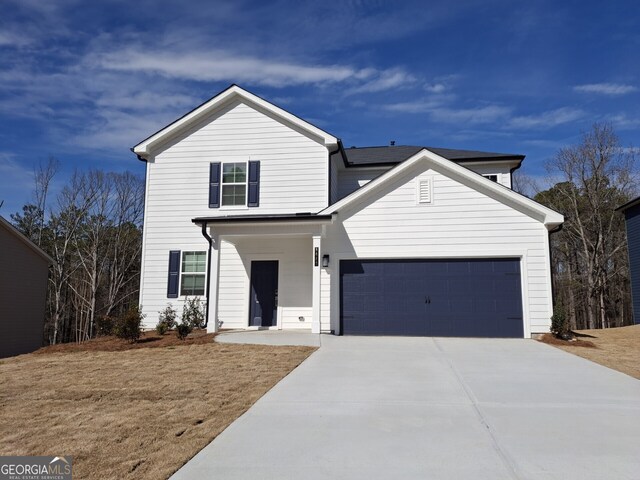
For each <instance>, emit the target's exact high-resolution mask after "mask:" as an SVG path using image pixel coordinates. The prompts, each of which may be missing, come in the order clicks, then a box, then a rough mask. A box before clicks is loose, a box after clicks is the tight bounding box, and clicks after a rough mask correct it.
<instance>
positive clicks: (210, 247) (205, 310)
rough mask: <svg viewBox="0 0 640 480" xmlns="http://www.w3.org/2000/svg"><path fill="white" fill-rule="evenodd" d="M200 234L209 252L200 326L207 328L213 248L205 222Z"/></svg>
mask: <svg viewBox="0 0 640 480" xmlns="http://www.w3.org/2000/svg"><path fill="white" fill-rule="evenodd" d="M202 236H203V237H204V238H206V239H207V242H208V243H209V254H208V255H207V287H206V290H205V294H204V299H205V302H204V325H203V326H202V328H207V324H208V323H209V288H210V286H211V250H213V238H211V236H210V235H209V234H208V233H207V222H204V223H203V224H202ZM214 321H215V319H214Z"/></svg>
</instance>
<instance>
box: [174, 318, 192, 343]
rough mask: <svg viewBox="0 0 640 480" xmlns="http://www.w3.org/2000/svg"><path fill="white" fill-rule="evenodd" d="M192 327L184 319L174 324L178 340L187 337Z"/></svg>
mask: <svg viewBox="0 0 640 480" xmlns="http://www.w3.org/2000/svg"><path fill="white" fill-rule="evenodd" d="M192 330H193V327H192V326H191V325H189V324H188V323H185V322H184V321H183V322H182V323H179V324H178V325H176V335H177V336H178V338H179V339H180V340H184V339H185V338H187V335H189V334H190V333H191V331H192Z"/></svg>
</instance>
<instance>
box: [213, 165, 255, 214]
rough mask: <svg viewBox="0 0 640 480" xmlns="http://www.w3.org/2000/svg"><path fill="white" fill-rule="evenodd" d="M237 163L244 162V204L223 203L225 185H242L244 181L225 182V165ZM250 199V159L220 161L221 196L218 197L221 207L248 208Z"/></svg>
mask: <svg viewBox="0 0 640 480" xmlns="http://www.w3.org/2000/svg"><path fill="white" fill-rule="evenodd" d="M236 163H244V204H242V205H223V204H222V198H223V196H224V194H223V190H224V186H225V185H227V186H230V185H242V184H243V183H242V182H229V183H226V184H225V183H224V166H225V165H233V164H236ZM248 199H249V161H248V160H245V161H242V160H241V161H234V160H223V161H221V162H220V198H219V199H218V202H219V205H220V207H219V208H221V209H223V210H244V209H248V208H249V207H248V205H247V203H248Z"/></svg>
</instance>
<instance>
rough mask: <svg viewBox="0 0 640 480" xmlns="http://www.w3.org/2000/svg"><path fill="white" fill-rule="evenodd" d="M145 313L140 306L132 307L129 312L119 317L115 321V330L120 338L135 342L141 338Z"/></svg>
mask: <svg viewBox="0 0 640 480" xmlns="http://www.w3.org/2000/svg"><path fill="white" fill-rule="evenodd" d="M143 318H144V315H142V313H141V312H140V308H139V307H137V306H136V307H132V308H130V309H129V310H128V311H127V313H125V314H124V315H122V316H120V317H118V319H117V320H116V322H115V326H114V332H113V333H115V335H116V336H117V337H118V338H122V339H124V340H128V341H129V342H131V343H134V342H135V341H136V340H138V339H139V338H140V334H141V328H142V319H143Z"/></svg>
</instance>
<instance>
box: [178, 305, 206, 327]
mask: <svg viewBox="0 0 640 480" xmlns="http://www.w3.org/2000/svg"><path fill="white" fill-rule="evenodd" d="M182 323H186V324H187V325H189V326H190V327H191V330H193V329H194V328H202V325H204V308H203V305H202V302H201V301H200V298H199V297H193V298H187V299H186V301H185V302H184V308H183V309H182Z"/></svg>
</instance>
